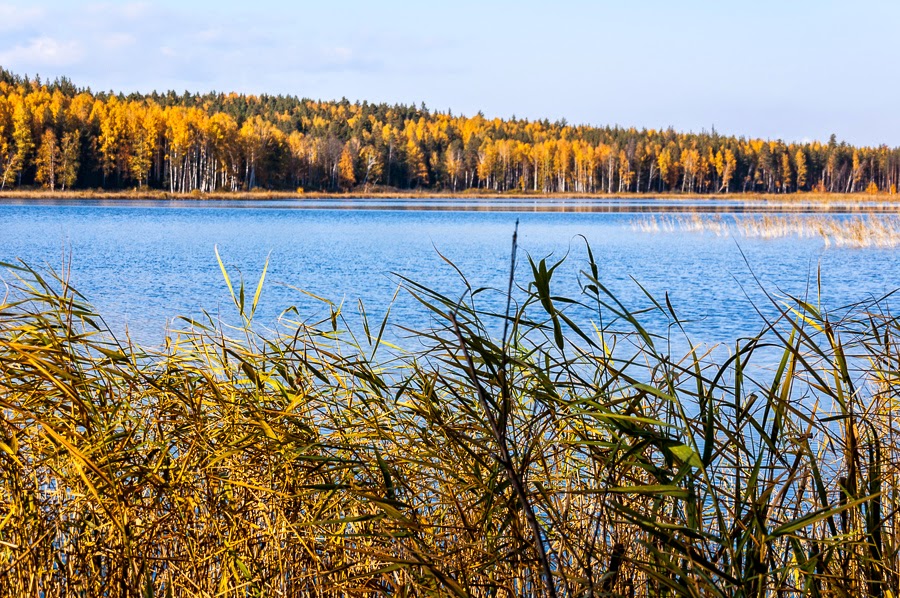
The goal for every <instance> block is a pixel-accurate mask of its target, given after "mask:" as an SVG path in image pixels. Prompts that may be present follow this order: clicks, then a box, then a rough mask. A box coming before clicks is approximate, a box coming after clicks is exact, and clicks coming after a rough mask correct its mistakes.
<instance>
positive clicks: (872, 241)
mask: <svg viewBox="0 0 900 598" xmlns="http://www.w3.org/2000/svg"><path fill="white" fill-rule="evenodd" d="M633 228H634V230H637V231H640V232H644V233H658V232H676V231H682V232H709V233H712V234H715V235H718V236H740V237H745V238H762V239H778V238H784V237H799V238H820V239H822V240H823V241H824V243H825V245H826V246H829V245H834V246H836V247H856V248H863V247H878V248H893V247H898V246H900V217H898V216H886V215H875V214H871V215H868V216H853V217H847V218H835V217H833V216H812V215H796V214H793V215H786V216H779V215H765V216H738V215H732V216H731V217H730V218H724V217H722V216H721V215H715V216H702V215H700V214H692V215H690V216H675V217H661V216H651V217H648V218H643V219H641V220H639V221H637V222H636V223H635V224H634V227H633Z"/></svg>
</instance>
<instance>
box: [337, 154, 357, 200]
mask: <svg viewBox="0 0 900 598" xmlns="http://www.w3.org/2000/svg"><path fill="white" fill-rule="evenodd" d="M338 182H339V184H340V187H341V189H343V190H344V191H349V190H350V189H352V188H353V185H355V184H356V174H355V173H354V169H353V154H352V153H351V151H350V144H349V143H347V144H345V145H344V149H343V150H342V151H341V159H340V161H339V162H338Z"/></svg>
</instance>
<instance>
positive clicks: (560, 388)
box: [0, 256, 900, 598]
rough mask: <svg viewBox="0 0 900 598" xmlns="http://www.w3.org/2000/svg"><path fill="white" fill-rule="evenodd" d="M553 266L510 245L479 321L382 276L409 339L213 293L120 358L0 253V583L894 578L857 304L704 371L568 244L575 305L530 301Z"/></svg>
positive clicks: (502, 585)
mask: <svg viewBox="0 0 900 598" xmlns="http://www.w3.org/2000/svg"><path fill="white" fill-rule="evenodd" d="M557 266H558V264H548V263H547V262H545V261H541V262H531V263H530V264H529V266H528V270H529V275H528V276H527V277H523V276H521V274H520V276H519V277H518V278H517V281H518V284H519V285H520V286H521V288H522V293H521V294H519V295H516V297H518V300H517V301H514V302H511V304H510V309H509V310H508V313H494V312H491V311H485V310H482V309H481V308H480V307H479V306H480V305H481V294H482V292H481V291H476V290H473V292H472V293H470V294H467V295H466V296H465V297H463V298H462V299H460V298H459V297H448V296H445V295H443V294H441V293H440V291H439V290H433V289H428V288H425V287H423V286H420V285H418V284H416V283H415V282H413V281H405V282H404V286H405V288H406V290H407V291H408V292H410V293H412V294H413V295H414V296H415V297H417V298H418V299H419V300H420V301H421V302H422V303H423V305H424V306H426V307H427V308H429V309H431V310H432V312H433V313H434V316H435V321H436V324H435V325H434V327H433V328H431V329H427V330H416V331H407V334H409V335H410V341H411V342H410V344H411V345H412V346H416V347H420V348H419V349H416V350H414V351H411V352H410V351H399V350H396V349H392V348H391V347H388V346H385V345H383V343H382V342H381V338H382V334H383V331H384V326H385V325H386V324H385V323H383V322H366V323H365V325H364V326H363V330H359V331H356V333H357V335H356V336H355V337H354V336H351V335H349V334H346V333H340V329H341V328H342V327H343V326H344V324H343V318H342V315H341V314H340V312H339V310H338V309H337V308H336V307H334V306H331V307H332V309H333V313H332V316H331V317H329V318H326V319H325V320H323V321H321V322H304V321H302V318H301V317H300V316H299V315H298V314H296V312H291V313H289V314H287V315H290V316H291V317H293V318H294V319H296V320H297V322H295V324H294V325H293V326H292V328H291V331H290V332H289V333H286V334H281V335H277V336H273V335H271V334H259V333H257V332H255V331H254V330H255V329H254V325H253V322H252V312H253V307H254V304H255V303H256V297H254V298H253V299H252V300H251V299H248V300H245V299H244V297H245V293H244V292H243V288H240V289H235V293H234V297H235V302H236V305H237V306H238V309H239V311H240V313H241V315H242V316H244V326H243V327H241V328H240V329H228V328H222V327H218V326H216V325H214V324H213V323H212V322H192V323H187V322H186V323H185V326H184V327H185V328H186V329H187V330H185V331H181V332H178V333H176V332H173V333H172V336H171V338H170V341H169V343H168V344H167V345H166V347H165V348H164V349H162V350H155V351H149V350H145V349H142V348H140V347H136V346H133V345H131V344H128V343H127V342H124V341H123V342H117V341H116V340H114V339H113V338H112V336H111V334H110V332H109V330H108V329H107V327H106V326H105V325H104V323H103V321H102V320H101V319H100V317H99V316H98V315H97V314H95V313H94V312H93V310H92V309H91V308H90V305H89V304H88V303H87V302H86V300H85V298H83V297H81V296H80V295H78V294H77V292H75V291H74V290H72V289H71V288H70V287H69V286H68V285H66V284H65V282H64V280H61V279H60V278H56V277H53V276H51V275H45V274H42V273H40V272H36V271H34V270H31V269H29V268H27V267H24V266H19V267H18V268H19V269H18V270H15V271H16V272H17V273H18V276H19V278H18V282H17V283H16V284H17V287H18V288H17V289H16V290H15V292H14V293H13V294H12V295H11V297H12V298H11V299H9V300H8V301H7V302H6V303H4V304H2V306H0V414H2V419H0V594H2V595H9V596H46V597H54V596H109V597H125V596H144V597H149V596H191V597H201V596H203V597H206V596H209V597H212V596H381V595H384V596H388V595H389V596H426V595H427V596H503V597H507V596H508V597H512V596H598V597H599V596H653V597H662V596H696V597H700V596H720V597H723V598H724V597H726V596H727V597H732V596H740V597H747V598H750V597H753V598H758V597H763V596H771V597H795V596H796V597H799V596H820V597H825V596H828V597H831V596H862V595H869V596H893V595H894V594H892V593H891V592H893V591H895V589H896V588H897V587H898V583H900V579H898V571H900V558H898V548H900V529H898V525H897V524H898V518H897V513H898V509H900V494H898V483H900V480H898V468H897V464H898V463H900V438H898V430H897V423H896V422H895V417H894V415H893V413H894V409H895V408H896V404H897V400H898V396H897V389H898V371H900V349H898V341H900V322H898V320H896V319H895V318H894V317H893V316H892V315H891V314H890V313H889V312H887V311H885V310H884V306H883V304H882V305H880V304H878V303H874V304H870V305H861V306H859V307H858V308H857V309H856V310H855V311H851V312H850V313H849V315H846V316H844V317H843V318H841V319H834V318H833V317H832V316H830V315H829V314H828V312H827V311H824V310H822V309H820V308H819V307H817V306H815V305H812V304H810V303H808V302H806V301H803V300H800V299H790V298H788V299H786V300H784V301H781V302H776V304H777V306H778V307H779V310H780V318H779V319H777V320H775V321H771V322H768V323H765V324H764V325H763V329H762V331H761V333H760V335H759V336H757V337H753V338H745V339H735V340H734V344H733V346H732V348H731V351H730V356H729V357H727V358H726V359H725V360H724V361H722V362H721V363H718V362H713V361H711V360H710V359H709V358H707V357H704V356H703V355H700V354H697V353H695V352H689V353H688V354H686V355H682V356H676V355H670V345H669V343H668V339H667V338H666V337H660V336H657V335H654V334H651V333H649V332H648V331H647V330H646V329H645V328H644V327H642V325H641V318H640V317H639V316H638V315H636V314H634V313H632V312H631V311H629V310H628V309H627V307H626V306H624V305H623V304H621V303H620V302H619V301H618V300H617V299H616V298H615V297H613V296H611V295H610V294H609V293H608V292H607V291H606V289H605V287H604V286H603V284H602V281H603V276H602V272H601V270H600V268H599V266H598V264H597V263H596V261H595V260H594V258H593V256H591V257H589V259H588V261H587V262H586V263H585V264H584V268H583V273H582V282H583V284H582V293H581V295H579V296H576V297H559V296H556V295H555V294H554V292H553V290H554V282H553V273H554V270H555V269H556V267H557ZM505 291H506V290H505V289H504V290H503V292H505ZM657 309H659V310H660V311H661V312H662V313H664V314H666V315H667V317H668V318H669V321H670V323H671V333H672V334H681V333H680V329H679V323H678V319H677V315H676V312H674V311H673V310H672V308H671V306H669V305H668V302H661V303H659V304H657ZM573 310H579V311H581V313H585V311H584V310H589V312H590V313H591V314H593V316H592V318H591V319H592V325H590V326H586V325H584V324H581V323H579V322H582V321H583V318H581V317H578V318H576V317H575V316H574V315H573ZM500 329H502V330H504V332H503V334H502V335H500V336H499V338H498V337H496V336H493V335H491V334H489V333H488V332H487V330H500ZM354 339H355V340H354ZM412 341H414V342H412ZM773 352H775V354H777V356H778V358H777V359H776V360H775V363H774V364H773V367H771V368H766V367H763V366H764V365H765V363H768V359H769V357H770V356H771V355H772V354H773ZM762 356H764V357H762Z"/></svg>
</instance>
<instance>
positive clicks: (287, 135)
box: [0, 67, 900, 194]
mask: <svg viewBox="0 0 900 598" xmlns="http://www.w3.org/2000/svg"><path fill="white" fill-rule="evenodd" d="M898 177H900V149H898V148H890V147H888V146H886V145H883V146H880V147H854V146H851V145H848V144H846V143H843V142H838V141H837V139H836V138H835V136H834V135H832V137H831V139H830V140H829V141H828V142H820V141H812V142H807V143H785V142H783V141H781V140H765V139H755V138H746V137H734V136H725V135H720V134H718V133H717V132H716V131H715V130H713V131H711V132H701V133H681V132H677V131H674V130H673V129H671V128H669V129H665V130H654V129H641V130H638V129H635V128H622V127H610V126H605V127H597V126H586V125H569V124H567V123H566V122H564V121H563V122H549V121H547V120H538V121H529V120H524V119H517V118H510V119H506V120H504V119H500V118H493V119H488V118H485V117H484V116H483V115H482V114H478V115H476V116H472V117H466V116H458V115H453V114H452V113H451V112H449V111H448V112H440V111H431V110H428V109H427V108H426V107H425V106H424V105H422V106H419V107H416V106H415V105H403V104H397V105H387V104H370V103H367V102H361V103H360V102H355V103H352V102H350V101H348V100H346V99H342V100H340V101H320V100H310V99H301V98H298V97H294V96H282V95H277V96H272V95H259V96H256V95H242V94H236V93H216V92H211V93H206V94H196V93H189V92H185V93H183V94H177V93H176V92H174V91H169V92H166V93H157V92H153V93H150V94H136V93H133V94H130V95H125V94H122V93H114V92H99V93H95V92H92V91H91V90H90V89H89V88H78V87H76V86H75V85H74V84H73V83H72V82H71V81H70V80H68V79H66V78H60V79H57V80H54V81H52V82H50V81H47V82H42V81H41V80H40V78H39V77H35V78H30V77H28V76H18V75H15V74H13V73H11V72H9V71H6V70H4V69H3V68H2V67H0V189H13V188H23V187H24V188H30V187H37V186H40V187H44V188H47V189H51V190H66V189H91V188H104V189H126V188H127V189H131V188H138V189H144V188H152V189H160V190H165V191H169V192H173V193H174V192H180V193H187V192H192V191H201V192H216V191H239V190H252V189H254V188H264V189H270V190H295V189H298V188H303V189H306V190H314V191H326V192H331V191H350V190H353V189H357V188H366V189H371V188H373V187H375V186H379V187H388V188H396V189H408V190H423V191H424V190H427V191H436V192H438V191H445V192H446V191H449V192H464V191H466V190H470V189H478V190H483V191H491V192H523V193H524V192H534V193H570V194H579V193H609V194H623V193H704V194H713V193H749V192H757V193H793V192H797V191H817V192H821V193H826V192H839V193H854V192H861V191H865V192H869V193H875V192H878V191H885V192H890V193H894V192H896V185H897V179H898Z"/></svg>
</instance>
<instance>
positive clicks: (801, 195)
mask: <svg viewBox="0 0 900 598" xmlns="http://www.w3.org/2000/svg"><path fill="white" fill-rule="evenodd" d="M4 199H36V200H41V199H53V200H84V199H91V200H95V199H103V200H172V201H187V200H209V201H222V200H254V201H257V200H290V199H296V200H300V201H302V200H306V199H310V200H323V199H327V200H341V199H348V200H349V199H354V200H359V199H362V200H377V199H382V200H392V199H396V200H424V199H429V200H448V201H450V200H454V201H458V200H498V201H503V200H529V199H530V200H536V199H540V200H547V201H551V202H552V201H557V200H617V199H622V200H635V199H644V200H648V201H650V200H662V201H674V202H677V201H745V202H778V203H782V204H784V203H790V204H809V203H815V204H829V203H860V204H862V203H879V204H898V205H900V194H889V193H878V194H868V193H816V192H795V193H722V194H715V193H713V194H709V193H613V194H607V193H530V192H515V193H512V192H510V193H492V192H489V191H479V192H468V193H453V192H448V191H427V192H426V191H405V190H393V189H384V190H382V189H369V190H365V189H359V190H354V191H349V192H341V193H328V192H308V193H297V192H295V191H268V190H255V191H234V192H229V191H221V192H212V193H198V192H193V193H169V192H167V191H162V190H158V189H150V190H147V189H143V190H141V189H120V190H106V189H97V190H94V189H89V190H82V189H79V190H74V191H50V190H46V189H13V190H4V191H0V200H4Z"/></svg>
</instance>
